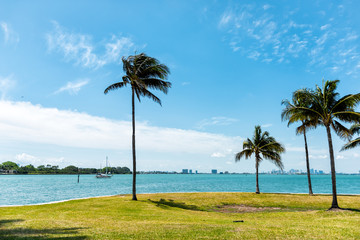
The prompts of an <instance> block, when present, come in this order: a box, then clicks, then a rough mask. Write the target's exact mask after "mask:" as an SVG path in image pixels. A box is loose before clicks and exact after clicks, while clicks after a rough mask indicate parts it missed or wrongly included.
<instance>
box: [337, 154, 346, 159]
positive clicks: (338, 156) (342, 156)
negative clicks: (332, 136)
mask: <svg viewBox="0 0 360 240" xmlns="http://www.w3.org/2000/svg"><path fill="white" fill-rule="evenodd" d="M344 158H345V156H344V155H337V156H336V159H344Z"/></svg>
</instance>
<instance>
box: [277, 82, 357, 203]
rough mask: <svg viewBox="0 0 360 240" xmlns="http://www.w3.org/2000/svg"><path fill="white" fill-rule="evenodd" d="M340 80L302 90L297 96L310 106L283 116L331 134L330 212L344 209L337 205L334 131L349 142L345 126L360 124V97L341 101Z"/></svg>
mask: <svg viewBox="0 0 360 240" xmlns="http://www.w3.org/2000/svg"><path fill="white" fill-rule="evenodd" d="M338 83H339V80H333V81H329V80H328V81H326V82H324V83H323V86H322V88H321V87H319V86H316V89H315V90H314V91H312V90H307V89H301V90H298V91H296V92H295V95H297V96H298V97H299V98H301V99H307V100H308V101H309V102H310V105H309V106H307V107H305V106H299V107H294V108H289V109H288V110H287V111H284V112H283V116H284V117H285V118H286V119H289V122H291V123H293V122H297V121H301V120H303V119H310V120H311V121H313V122H314V121H315V122H317V125H321V126H324V127H325V129H326V133H327V139H328V145H329V155H330V166H331V180H332V195H333V200H332V204H331V208H330V209H336V208H340V207H339V205H338V201H337V192H336V175H335V174H336V172H335V159H334V149H333V143H332V137H331V129H333V131H334V132H335V133H336V134H337V135H338V136H339V137H340V138H344V139H346V138H349V137H350V136H351V131H350V129H348V128H346V127H345V126H344V125H343V124H342V123H341V122H345V123H354V122H355V123H360V113H358V112H356V111H355V107H356V106H357V104H358V103H359V102H360V94H359V93H358V94H348V95H345V96H344V97H341V98H339V93H338V92H336V88H337V85H338Z"/></svg>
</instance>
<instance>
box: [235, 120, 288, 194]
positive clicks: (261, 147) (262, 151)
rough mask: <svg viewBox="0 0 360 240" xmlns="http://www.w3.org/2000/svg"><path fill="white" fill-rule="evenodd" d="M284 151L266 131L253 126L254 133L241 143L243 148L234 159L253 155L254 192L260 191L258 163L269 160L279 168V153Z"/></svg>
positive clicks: (280, 165)
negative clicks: (254, 172)
mask: <svg viewBox="0 0 360 240" xmlns="http://www.w3.org/2000/svg"><path fill="white" fill-rule="evenodd" d="M283 152H285V148H284V147H283V146H282V144H280V143H279V142H277V141H276V140H275V138H273V137H271V136H270V135H269V133H268V132H267V131H265V132H262V131H261V127H260V126H255V133H254V136H253V138H252V139H249V138H248V139H247V140H246V141H244V143H243V150H242V151H241V152H239V153H237V154H236V155H235V161H240V159H241V158H242V157H245V159H248V158H250V157H251V156H252V155H255V169H256V192H255V193H257V194H259V193H260V188H259V165H260V163H261V161H262V160H263V159H267V160H270V161H271V162H273V163H274V164H275V165H276V166H278V167H279V168H280V169H281V170H283V168H284V166H283V163H282V161H281V156H280V154H281V153H283Z"/></svg>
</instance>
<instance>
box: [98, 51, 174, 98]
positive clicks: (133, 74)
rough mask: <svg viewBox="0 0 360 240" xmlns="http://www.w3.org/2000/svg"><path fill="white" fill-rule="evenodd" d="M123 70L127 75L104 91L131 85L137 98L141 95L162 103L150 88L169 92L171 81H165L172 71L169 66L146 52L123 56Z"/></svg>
mask: <svg viewBox="0 0 360 240" xmlns="http://www.w3.org/2000/svg"><path fill="white" fill-rule="evenodd" d="M122 62H123V70H124V72H125V75H124V76H123V77H122V81H121V82H117V83H114V84H112V85H110V86H109V87H107V88H106V89H105V91H104V93H105V94H107V93H108V92H109V91H111V90H115V89H118V88H122V87H125V86H126V85H127V84H130V85H131V88H132V89H133V90H134V93H135V95H136V97H137V99H138V100H139V102H140V101H141V100H140V97H148V98H151V99H152V100H154V101H155V102H157V103H159V104H160V105H161V100H160V99H159V98H158V97H156V96H155V95H154V94H153V93H151V92H150V91H149V89H156V90H160V91H162V92H163V93H165V94H166V93H167V92H168V88H170V87H171V83H170V82H167V81H164V80H166V79H167V77H168V74H169V73H170V70H169V68H168V67H167V66H166V65H164V64H160V62H159V61H158V60H157V59H156V58H152V57H149V56H147V55H146V54H145V53H140V54H138V55H133V56H129V57H127V58H125V57H123V58H122Z"/></svg>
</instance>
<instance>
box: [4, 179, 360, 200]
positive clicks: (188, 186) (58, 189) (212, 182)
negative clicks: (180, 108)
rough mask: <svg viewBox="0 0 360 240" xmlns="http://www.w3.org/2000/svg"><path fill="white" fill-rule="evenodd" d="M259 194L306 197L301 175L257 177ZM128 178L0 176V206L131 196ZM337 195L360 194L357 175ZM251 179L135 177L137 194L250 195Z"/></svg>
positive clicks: (317, 189)
mask: <svg viewBox="0 0 360 240" xmlns="http://www.w3.org/2000/svg"><path fill="white" fill-rule="evenodd" d="M259 182H260V191H261V192H277V193H307V192H308V187H307V177H306V176H305V175H260V176H259ZM131 183H132V176H131V175H114V176H113V177H112V178H110V179H97V178H95V175H81V176H80V183H77V175H0V184H1V191H0V206H2V205H26V204H39V203H47V202H53V201H61V200H68V199H74V198H86V197H95V196H106V195H115V194H128V193H131ZM312 184H313V191H314V193H331V177H330V175H314V176H312ZM337 189H338V193H339V194H360V175H338V176H337ZM254 191H255V175H239V174H236V175H220V174H217V175H211V174H193V175H189V174H188V175H182V174H163V175H162V174H154V175H152V174H149V175H138V176H137V193H159V192H254Z"/></svg>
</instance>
